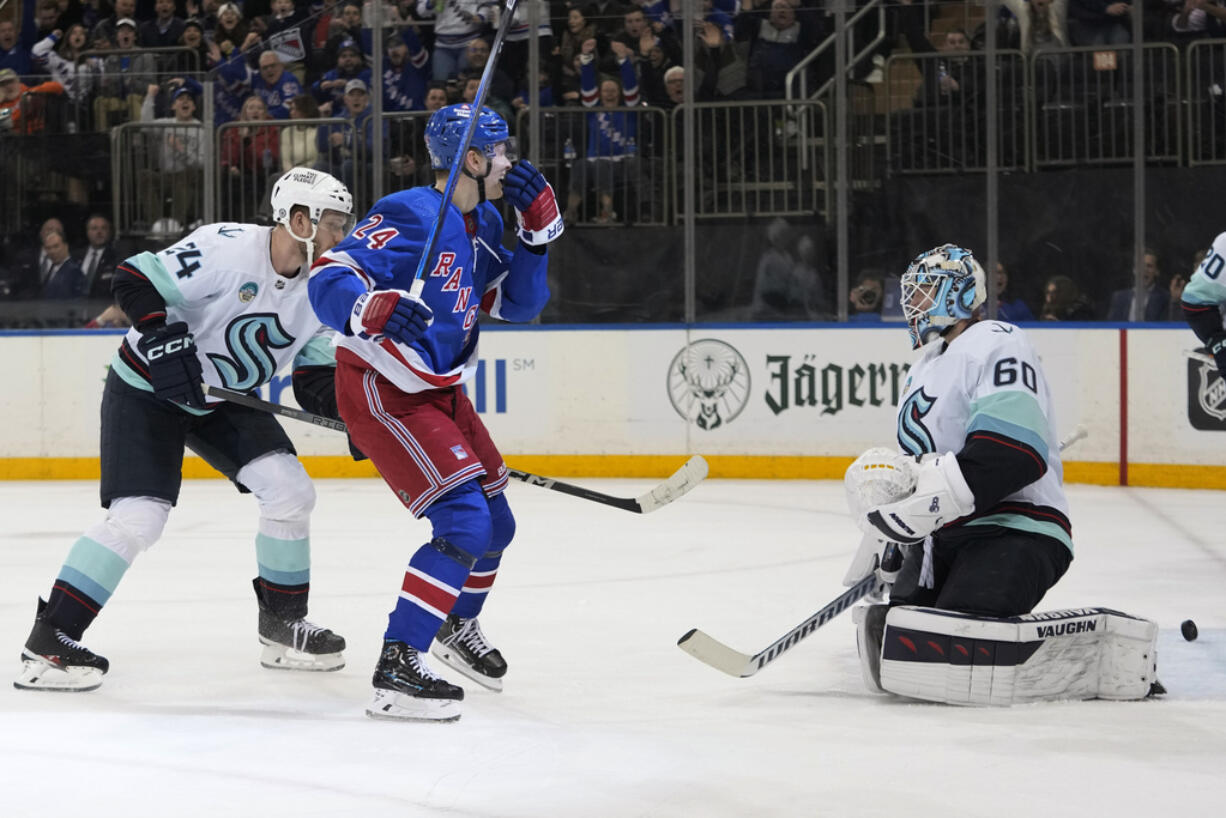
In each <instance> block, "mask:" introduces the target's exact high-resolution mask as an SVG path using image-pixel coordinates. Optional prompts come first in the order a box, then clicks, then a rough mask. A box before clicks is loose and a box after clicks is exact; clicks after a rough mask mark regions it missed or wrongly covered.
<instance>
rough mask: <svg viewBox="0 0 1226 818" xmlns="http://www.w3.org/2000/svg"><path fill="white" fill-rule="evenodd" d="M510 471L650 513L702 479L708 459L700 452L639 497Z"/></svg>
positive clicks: (534, 482) (532, 480) (537, 482)
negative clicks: (616, 495) (619, 495)
mask: <svg viewBox="0 0 1226 818" xmlns="http://www.w3.org/2000/svg"><path fill="white" fill-rule="evenodd" d="M507 473H508V474H510V476H511V477H514V478H515V479H516V480H522V481H524V482H525V483H531V484H532V485H534V486H540V487H541V488H547V489H553V490H554V491H560V492H562V493H563V494H569V495H571V496H572V497H579V498H581V499H584V500H592V501H593V502H597V503H603V504H605V505H606V506H613V507H614V508H620V509H623V510H625V511H632V512H634V513H635V514H646V513H647V512H649V511H655V510H656V509H657V508H660V507H661V506H666V505H668V504H669V503H671V502H672V501H673V500H676V499H677V498H678V497H680V496H681V495H683V494H685V493H686V492H688V491H689V490H690V489H692V488H694V486H696V485H698V484H699V483H701V482H702V481H703V479H704V478H705V477H706V476H707V461H706V460H705V459H704V458H703V456H702V455H700V454H696V455H694V456H693V457H691V458H690V459H689V460H687V461H685V464H684V465H682V467H681V468H679V469H677V470H676V471H675V472H673V473H672V475H670V476H669V478H668V479H667V480H665V481H664V482H663V483H661V484H660V485H658V486H656V487H655V488H654V489H652V490H651V491H649V492H647V493H646V494H641V495H639V496H638V497H614V496H612V495H610V494H602V493H601V492H599V491H592V490H591V489H585V488H583V487H582V486H572V485H570V484H568V483H562V482H559V481H558V480H554V479H552V478H549V477H540V476H538V475H535V474H529V473H528V472H523V471H519V470H518V469H511V468H508V469H507Z"/></svg>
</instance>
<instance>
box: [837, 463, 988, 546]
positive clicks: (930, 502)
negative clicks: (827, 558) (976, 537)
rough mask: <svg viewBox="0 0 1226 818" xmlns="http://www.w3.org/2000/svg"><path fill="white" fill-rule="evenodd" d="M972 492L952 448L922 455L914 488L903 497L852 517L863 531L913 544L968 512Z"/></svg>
mask: <svg viewBox="0 0 1226 818" xmlns="http://www.w3.org/2000/svg"><path fill="white" fill-rule="evenodd" d="M974 510H975V496H974V494H972V493H971V487H970V486H969V485H967V483H966V478H964V477H963V476H962V470H961V469H960V468H959V467H958V459H957V458H956V457H954V454H953V452H946V453H945V454H943V455H939V456H936V457H933V456H925V458H924V459H923V460H921V461H920V463H919V464H918V465H917V466H916V468H915V488H914V490H913V491H912V492H911V493H910V494H909V495H907V496H906V497H904V498H902V499H900V500H896V501H894V502H888V503H883V504H880V505H876V506H874V507H872V508H869V509H868V510H867V511H866V512H865V513H863V514H860V515H858V516H857V518H856V524H857V525H858V526H859V527H860V530H861V531H863V532H864V533H866V534H872V535H874V536H876V537H878V538H880V539H882V540H886V541H888V542H897V543H903V544H913V543H919V542H923V541H924V539H925V538H926V537H927V536H928V535H929V534H931V533H932V532H934V531H936V530H937V529H938V528H940V527H941V526H943V525H946V524H947V523H951V522H953V521H954V520H957V519H959V518H961V517H965V516H967V515H968V514H971V513H972V512H973V511H974Z"/></svg>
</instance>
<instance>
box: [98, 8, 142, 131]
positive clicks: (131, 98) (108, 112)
mask: <svg viewBox="0 0 1226 818" xmlns="http://www.w3.org/2000/svg"><path fill="white" fill-rule="evenodd" d="M115 45H116V47H117V49H118V50H119V51H120V52H121V53H118V54H110V55H108V56H106V57H105V58H103V60H102V77H101V79H100V80H99V83H98V97H97V98H96V99H95V100H94V126H95V127H96V128H97V129H98V130H101V131H104V130H108V129H110V128H112V127H114V126H115V125H118V124H120V123H123V122H130V121H133V120H138V119H140V107H141V104H142V102H143V101H144V98H145V88H146V87H147V86H148V85H149V83H150V82H152V81H153V80H154V79H155V75H156V73H157V61H156V60H155V59H154V58H153V55H152V54H140V53H133V52H135V51H136V22H135V21H134V20H132V19H131V18H128V17H124V18H122V19H120V20H117V21H116V22H115Z"/></svg>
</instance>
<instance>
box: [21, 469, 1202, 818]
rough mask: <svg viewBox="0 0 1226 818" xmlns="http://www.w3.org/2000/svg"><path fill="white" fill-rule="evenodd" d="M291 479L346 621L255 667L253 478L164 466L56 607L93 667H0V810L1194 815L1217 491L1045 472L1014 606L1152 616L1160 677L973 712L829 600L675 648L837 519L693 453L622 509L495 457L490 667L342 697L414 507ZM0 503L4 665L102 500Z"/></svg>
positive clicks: (59, 497)
mask: <svg viewBox="0 0 1226 818" xmlns="http://www.w3.org/2000/svg"><path fill="white" fill-rule="evenodd" d="M573 482H578V483H582V484H584V485H589V486H591V487H592V488H595V489H598V490H600V491H605V492H611V493H616V494H621V495H626V496H634V495H637V494H639V493H641V492H642V491H644V490H646V489H647V488H650V486H651V482H652V481H641V480H620V481H618V480H574V481H573ZM318 490H319V504H318V507H317V511H316V514H315V518H314V531H313V542H314V577H313V584H312V588H313V590H312V598H311V618H312V619H313V620H315V621H317V622H319V623H321V624H324V625H326V626H328V627H331V628H333V629H335V630H336V631H337V632H339V633H341V634H343V635H344V636H345V637H346V638H347V639H348V641H349V649H348V651H347V657H348V661H349V664H348V665H347V667H345V668H344V669H343V670H341V671H340V672H337V673H328V674H302V673H293V672H288V671H273V670H265V669H263V668H261V667H260V665H259V663H258V656H259V652H260V649H259V645H258V643H257V640H256V632H255V625H256V606H255V601H254V598H253V594H252V592H251V588H250V579H251V577H252V576H254V574H255V558H254V548H253V545H252V540H253V537H254V527H255V520H256V508H255V503H254V502H253V500H252V499H251V498H250V497H249V496H240V495H239V494H237V493H236V492H235V491H234V490H233V489H232V488H231V487H230V486H229V484H227V483H225V482H222V481H192V482H188V483H186V484H185V486H184V491H183V497H182V498H181V501H180V504H179V507H178V508H177V509H176V510H175V511H174V513H173V514H172V515H171V520H170V523H169V525H168V526H167V530H166V534H165V536H164V537H163V539H162V541H161V542H160V543H158V544H157V545H156V546H155V547H154V548H153V549H152V550H151V551H150V552H149V553H147V554H145V555H143V556H141V557H140V559H139V560H138V561H137V563H136V565H135V566H134V567H133V569H132V570H131V571H130V572H129V573H128V576H127V577H126V578H125V579H124V581H123V583H122V585H121V586H120V588H119V590H118V591H117V592H116V594H115V597H114V599H112V601H111V604H110V605H108V606H107V608H106V610H105V611H104V612H103V614H102V616H101V617H100V618H99V620H98V621H97V623H96V624H95V626H94V627H93V628H91V629H90V631H89V632H88V633H87V634H86V638H85V640H84V641H85V643H86V644H87V645H88V646H89V647H91V648H93V649H94V650H96V651H98V652H99V653H101V654H103V655H105V656H107V657H108V658H109V659H110V660H111V666H112V670H111V673H110V674H109V675H108V676H107V677H106V680H105V683H104V684H103V686H102V688H101V689H100V690H97V691H95V692H93V693H86V694H65V693H31V692H27V691H17V690H14V689H13V688H11V687H7V686H6V687H4V688H3V692H0V736H2V737H3V739H4V740H3V742H0V755H2V757H0V817H3V818H7V817H8V816H18V815H33V814H39V815H42V814H63V813H69V814H73V815H82V816H88V817H89V818H94V817H95V816H98V817H99V818H101V817H102V816H125V818H139V817H141V816H159V817H161V816H221V815H225V816H252V817H253V818H255V816H259V818H267V816H269V815H274V814H275V815H283V816H294V817H295V818H296V817H297V816H367V815H379V816H397V817H399V816H619V817H620V816H701V817H702V818H706V817H707V816H738V817H739V816H890V818H899V816H906V818H916V816H920V817H922V816H941V818H948V817H951V816H993V818H996V817H997V816H1066V815H1067V816H1078V818H1087V816H1112V818H1116V817H1117V816H1146V817H1147V818H1149V817H1150V816H1180V817H1181V818H1182V816H1202V815H1203V816H1208V815H1220V814H1221V812H1222V808H1221V792H1220V788H1221V784H1222V782H1223V781H1226V771H1224V770H1226V604H1224V602H1226V590H1224V589H1226V545H1224V544H1223V539H1222V537H1221V533H1220V532H1221V530H1222V522H1223V502H1222V498H1223V495H1222V494H1221V493H1220V492H1199V491H1172V490H1158V489H1141V490H1138V489H1119V488H1101V487H1088V486H1071V487H1070V488H1069V494H1070V501H1071V504H1072V509H1073V521H1074V526H1075V530H1074V537H1075V540H1076V542H1077V545H1078V556H1077V559H1076V560H1075V561H1074V562H1073V565H1072V567H1071V568H1070V570H1069V573H1068V575H1067V576H1066V577H1065V578H1064V579H1063V580H1062V581H1061V583H1060V584H1059V585H1057V586H1056V588H1054V589H1053V590H1052V592H1051V593H1050V594H1049V595H1048V597H1047V598H1046V599H1045V600H1044V601H1043V603H1042V604H1041V605H1040V609H1041V610H1043V609H1052V608H1059V607H1071V606H1086V605H1106V606H1110V607H1114V608H1118V609H1120V610H1123V611H1127V612H1129V613H1134V614H1138V615H1142V616H1146V617H1149V618H1152V619H1155V620H1157V621H1158V622H1159V624H1160V625H1161V627H1162V629H1163V633H1162V638H1161V642H1160V652H1159V676H1160V677H1161V678H1162V680H1163V682H1164V683H1165V685H1166V686H1167V688H1168V689H1169V690H1170V695H1169V696H1168V697H1167V699H1166V700H1165V701H1147V702H1139V703H1110V702H1084V703H1060V704H1041V705H1029V706H1024V707H1016V708H1013V709H1009V710H1001V709H959V708H952V707H942V706H937V705H924V704H908V703H902V702H900V701H898V700H891V699H889V698H885V697H879V696H873V695H870V694H868V693H867V692H865V691H864V690H863V689H862V687H861V683H860V679H859V670H858V666H857V662H856V658H855V645H854V639H853V631H852V624H851V617H850V616H847V615H844V616H842V617H840V618H839V619H837V620H835V621H834V622H832V623H831V624H829V625H828V626H827V627H825V628H823V629H821V630H820V631H818V632H817V633H815V634H814V635H812V636H811V637H809V638H808V639H806V640H805V641H803V642H801V643H800V644H799V645H798V646H796V647H795V648H793V649H792V650H791V652H789V653H788V654H787V655H785V656H784V657H783V658H781V659H779V660H778V661H777V662H775V663H774V664H772V665H770V666H769V667H767V668H766V669H764V670H763V671H762V672H761V673H760V674H758V675H757V676H755V677H753V678H752V679H733V678H730V677H727V676H724V675H722V674H720V673H718V672H716V671H715V670H713V669H711V668H709V667H706V666H705V665H703V664H701V663H699V662H697V661H695V660H694V659H693V658H691V657H690V656H687V655H686V654H684V653H683V652H681V651H680V650H679V649H677V647H676V644H675V643H676V640H677V638H678V637H679V636H681V634H683V633H685V632H686V631H687V630H688V629H689V628H691V627H701V628H703V629H704V630H706V631H708V632H709V633H711V634H712V635H713V636H715V637H716V638H718V639H720V640H722V641H725V642H727V643H728V644H730V645H732V646H734V647H736V648H738V649H740V650H744V651H747V652H754V651H757V650H760V649H762V648H763V647H765V646H766V645H768V644H769V643H770V642H772V641H773V640H774V639H775V638H777V637H778V636H779V635H781V634H783V633H784V632H786V631H787V630H788V629H790V628H791V627H793V626H794V625H796V624H797V623H799V622H800V621H801V620H803V619H804V618H805V617H807V616H808V615H809V614H811V613H812V612H814V611H815V610H817V609H818V608H819V607H821V606H822V605H823V604H825V603H826V602H827V601H829V600H830V599H831V598H833V597H834V596H835V595H837V594H838V593H839V592H840V590H841V587H840V586H839V580H840V578H841V577H842V575H843V571H844V569H845V568H846V564H847V562H848V561H849V560H850V557H851V554H852V552H853V551H854V547H855V544H856V543H857V542H858V535H857V532H856V531H855V528H854V526H853V525H852V523H851V522H850V521H849V520H848V518H847V516H846V514H845V511H844V500H843V489H842V485H841V483H839V482H779V481H771V482H753V481H725V480H708V481H706V482H705V483H703V484H702V485H700V486H698V488H696V489H695V490H694V492H693V493H691V494H689V495H687V496H686V497H684V498H682V499H681V500H679V501H678V502H676V503H674V504H672V505H670V506H668V507H666V508H663V509H661V510H660V511H657V512H655V513H653V514H649V515H644V516H639V515H633V514H629V513H626V512H624V511H619V510H617V509H612V508H608V507H605V506H600V505H597V504H594V503H591V502H587V501H583V500H578V499H575V498H571V497H567V496H565V495H562V494H559V493H557V492H551V491H547V490H544V489H541V488H538V487H534V486H527V485H521V484H512V486H511V488H510V498H511V502H512V506H513V508H514V509H515V511H516V516H517V519H518V522H519V533H518V535H517V537H516V541H515V542H514V543H513V545H512V547H511V549H510V550H509V551H508V553H507V558H506V560H505V562H504V567H503V570H502V572H501V574H500V576H499V580H498V584H497V585H496V586H495V589H494V592H493V594H492V596H491V598H490V602H489V604H488V605H487V609H486V612H485V614H484V615H483V616H482V624H483V626H484V630H485V632H486V634H487V635H488V636H489V637H490V638H491V641H493V642H494V643H495V644H496V645H497V646H498V647H500V648H501V649H502V651H503V653H504V654H505V655H506V657H507V659H508V662H509V664H510V673H509V675H508V677H507V679H506V690H505V692H503V693H501V694H495V693H491V692H488V691H484V690H482V689H480V688H477V687H476V686H475V685H471V684H470V685H467V686H466V687H467V690H468V699H467V701H466V702H465V703H464V716H463V718H462V719H461V720H460V721H459V722H457V723H455V724H443V725H437V724H414V723H394V722H391V723H389V722H377V721H372V720H370V719H367V718H366V717H365V716H364V714H363V708H364V706H365V704H366V700H367V698H368V695H369V690H370V687H369V685H370V673H371V670H372V669H373V666H374V662H375V658H376V656H377V652H378V648H379V643H380V638H381V636H382V632H383V627H384V624H385V621H386V619H385V618H386V613H387V611H388V610H389V609H390V607H391V605H392V604H393V602H394V599H395V594H396V591H397V589H398V588H399V585H400V582H401V576H402V570H403V564H404V562H405V561H406V560H407V558H408V556H409V554H411V553H412V551H413V549H415V548H416V546H417V545H418V544H419V543H420V542H422V541H423V540H424V539H425V538H426V536H427V528H426V525H425V523H423V522H420V521H414V520H412V519H411V518H410V517H409V516H408V514H407V513H405V512H404V511H402V510H401V509H400V505H399V503H398V502H397V501H396V500H395V499H394V498H393V497H391V496H390V494H389V493H388V491H387V489H386V488H384V487H383V485H382V484H381V483H378V482H375V481H361V480H346V481H320V482H319V483H318ZM0 510H2V515H3V516H2V517H0V520H2V522H0V638H2V639H3V644H4V645H6V646H7V650H8V651H9V654H8V655H9V661H10V667H9V670H10V675H11V676H12V675H15V674H16V671H17V668H18V661H17V660H18V655H19V652H20V649H21V644H22V642H23V640H24V639H25V637H26V634H27V633H28V631H29V627H30V623H31V621H32V618H33V614H34V606H35V599H36V597H37V596H38V595H39V594H43V595H45V594H46V593H47V591H48V590H49V587H50V584H51V581H52V579H53V578H54V576H55V574H56V572H57V570H58V568H59V566H60V564H61V562H62V560H63V558H64V556H65V554H66V553H67V551H68V548H69V546H70V545H71V544H72V542H73V540H75V539H76V537H77V536H78V535H79V534H80V532H81V531H82V530H83V529H84V528H85V527H86V526H88V525H90V524H91V523H93V522H94V521H95V520H97V519H98V518H99V516H100V515H101V511H100V510H99V509H98V506H97V487H96V484H94V483H87V482H46V483H4V482H0ZM1188 618H1191V619H1195V620H1196V622H1197V624H1198V625H1199V627H1200V634H1201V635H1200V639H1198V640H1197V641H1196V642H1190V643H1189V642H1184V641H1183V640H1182V638H1181V637H1180V636H1179V633H1178V628H1179V623H1180V622H1181V621H1183V620H1184V619H1188ZM457 681H458V680H457Z"/></svg>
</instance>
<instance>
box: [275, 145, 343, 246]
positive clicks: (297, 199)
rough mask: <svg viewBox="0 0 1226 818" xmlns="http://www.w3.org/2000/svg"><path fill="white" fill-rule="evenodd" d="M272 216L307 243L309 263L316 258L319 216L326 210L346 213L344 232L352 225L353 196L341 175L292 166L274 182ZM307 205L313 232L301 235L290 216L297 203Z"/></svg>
mask: <svg viewBox="0 0 1226 818" xmlns="http://www.w3.org/2000/svg"><path fill="white" fill-rule="evenodd" d="M270 204H271V205H272V219H273V221H274V222H276V223H277V224H279V225H282V226H284V227H285V229H286V230H287V231H288V232H289V234H290V235H291V236H293V237H294V238H296V239H297V240H298V241H300V242H302V243H303V244H304V245H306V263H307V266H308V267H310V266H311V263H312V262H313V261H314V260H315V259H314V255H315V234H316V233H318V232H319V220H320V218H321V217H322V216H323V214H324V211H325V210H332V211H335V212H337V213H342V214H344V215H345V228H344V232H345V233H348V232H349V231H350V229H352V227H353V196H352V195H350V193H349V188H347V187H345V185H344V184H342V183H341V181H340V180H339V179H337V178H336V177H335V176H332V175H331V174H327V173H324V172H323V171H321V170H312V169H311V168H291V169H290V170H289V171H288V172H286V174H285V175H284V176H282V177H281V178H280V179H278V180H277V183H276V184H275V185H273V188H272V196H271V197H270ZM298 205H301V206H302V207H305V208H306V209H307V216H308V217H309V218H310V220H311V234H310V235H309V236H299V235H298V234H297V233H295V232H294V228H293V227H291V226H290V217H291V215H292V214H293V209H294V207H295V206H298Z"/></svg>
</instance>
